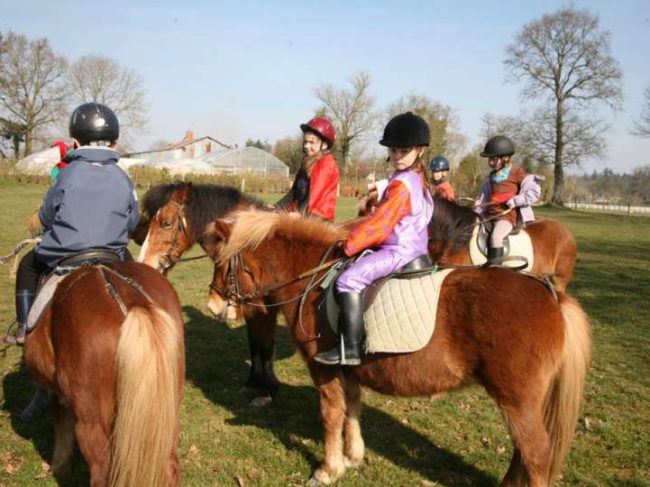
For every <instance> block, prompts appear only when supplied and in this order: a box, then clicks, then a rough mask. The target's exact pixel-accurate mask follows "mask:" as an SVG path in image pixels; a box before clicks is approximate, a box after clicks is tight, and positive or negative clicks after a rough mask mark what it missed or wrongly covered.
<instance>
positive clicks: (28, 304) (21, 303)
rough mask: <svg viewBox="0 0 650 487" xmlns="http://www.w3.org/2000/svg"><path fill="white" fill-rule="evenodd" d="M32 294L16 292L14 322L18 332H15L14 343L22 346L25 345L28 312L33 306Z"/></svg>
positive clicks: (21, 290)
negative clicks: (16, 324) (16, 323)
mask: <svg viewBox="0 0 650 487" xmlns="http://www.w3.org/2000/svg"><path fill="white" fill-rule="evenodd" d="M34 297H35V296H34V292H33V291H31V290H29V289H19V290H17V291H16V321H17V322H18V330H17V331H16V343H17V344H20V345H22V344H23V343H25V333H26V332H27V316H28V315H29V310H30V309H32V304H34Z"/></svg>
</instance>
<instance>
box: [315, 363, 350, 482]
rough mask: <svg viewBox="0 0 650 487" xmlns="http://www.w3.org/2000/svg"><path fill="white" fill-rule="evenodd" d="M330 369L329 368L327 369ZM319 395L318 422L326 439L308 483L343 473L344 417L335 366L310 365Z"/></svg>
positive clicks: (339, 378) (342, 395) (343, 397)
mask: <svg viewBox="0 0 650 487" xmlns="http://www.w3.org/2000/svg"><path fill="white" fill-rule="evenodd" d="M328 369H330V370H328ZM310 372H311V374H312V377H313V378H314V382H315V383H316V385H317V386H318V393H319V395H320V412H321V422H322V425H323V433H324V442H325V459H324V460H323V463H322V464H321V465H320V467H318V469H316V471H315V472H314V474H313V475H312V478H311V479H310V481H309V485H318V484H324V485H329V484H331V483H332V482H334V481H336V480H337V479H338V478H339V477H341V476H342V475H343V473H344V472H345V467H346V465H345V460H344V457H343V422H344V420H345V392H344V386H343V378H342V377H341V375H340V372H339V370H338V369H334V368H327V367H320V366H316V365H313V366H310Z"/></svg>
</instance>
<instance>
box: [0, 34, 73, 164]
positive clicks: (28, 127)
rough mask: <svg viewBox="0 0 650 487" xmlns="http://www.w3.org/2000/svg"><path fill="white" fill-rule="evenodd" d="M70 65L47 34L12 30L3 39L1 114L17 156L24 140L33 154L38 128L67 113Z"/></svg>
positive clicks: (27, 151)
mask: <svg viewBox="0 0 650 487" xmlns="http://www.w3.org/2000/svg"><path fill="white" fill-rule="evenodd" d="M66 68H67V62H66V60H65V58H63V57H62V56H58V55H56V54H55V53H54V52H53V51H52V49H51V47H50V44H49V42H48V40H47V39H45V38H43V39H36V40H31V41H30V40H28V39H27V37H25V36H24V35H20V34H15V33H13V32H9V33H8V34H7V35H6V36H3V38H2V39H1V40H0V118H1V119H2V126H3V133H4V135H5V136H6V137H11V138H12V139H13V141H14V151H16V153H15V154H14V155H15V157H16V158H18V156H19V155H18V153H17V148H18V147H19V143H20V142H23V143H24V145H23V154H24V155H28V154H30V153H31V151H32V144H33V142H34V138H35V135H36V134H37V132H38V131H39V130H40V129H44V128H46V127H48V126H51V125H54V124H55V123H56V121H57V120H59V119H60V117H61V116H62V114H63V113H65V105H66V95H67V90H66V85H65V82H64V81H65V70H66Z"/></svg>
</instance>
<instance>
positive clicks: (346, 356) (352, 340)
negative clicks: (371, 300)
mask: <svg viewBox="0 0 650 487" xmlns="http://www.w3.org/2000/svg"><path fill="white" fill-rule="evenodd" d="M336 298H337V302H338V303H339V306H340V308H341V309H340V314H339V343H338V345H337V346H336V347H334V348H333V349H331V350H328V351H326V352H320V353H317V354H316V356H315V357H314V360H316V362H320V363H321V364H325V365H359V364H360V363H361V339H362V337H363V298H362V296H361V294H358V293H340V294H338V295H337V296H336Z"/></svg>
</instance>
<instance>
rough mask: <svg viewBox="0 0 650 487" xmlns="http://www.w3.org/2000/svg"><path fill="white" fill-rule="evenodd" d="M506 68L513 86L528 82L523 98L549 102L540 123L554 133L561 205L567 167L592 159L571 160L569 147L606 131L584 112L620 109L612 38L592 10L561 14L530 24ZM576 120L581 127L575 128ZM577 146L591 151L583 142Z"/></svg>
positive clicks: (556, 188) (577, 157)
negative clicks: (601, 106)
mask: <svg viewBox="0 0 650 487" xmlns="http://www.w3.org/2000/svg"><path fill="white" fill-rule="evenodd" d="M504 64H505V67H506V70H507V72H508V74H509V75H510V79H511V80H512V81H525V87H524V89H523V90H522V97H523V98H525V99H533V100H539V99H540V98H546V99H547V103H546V105H545V106H546V107H547V108H546V110H545V111H544V112H543V115H542V116H540V117H539V120H540V121H542V122H544V123H549V124H550V127H551V128H552V130H551V132H552V140H550V141H549V142H550V144H551V145H552V148H553V157H552V163H553V166H554V176H555V181H554V187H553V196H552V198H551V201H552V202H553V203H555V204H560V205H561V204H563V194H562V193H563V187H564V166H566V165H568V164H575V163H578V162H580V160H581V159H583V158H584V157H587V156H589V155H590V154H586V153H584V154H579V153H574V154H573V155H572V157H570V158H569V157H567V154H566V148H567V145H568V144H572V143H573V142H574V140H572V139H575V138H576V137H583V138H584V139H585V141H587V140H589V139H592V140H593V139H594V137H595V136H598V135H599V134H600V133H602V130H603V126H602V124H601V123H600V122H599V121H598V120H597V119H595V118H590V119H587V118H584V117H582V118H581V117H580V116H579V112H580V110H582V109H585V108H588V107H590V106H592V104H593V103H594V102H602V103H605V104H606V105H609V106H610V107H612V108H614V109H616V108H618V107H619V106H620V102H621V100H622V91H621V78H622V73H621V70H620V69H619V67H618V63H617V62H616V60H615V59H614V58H613V57H612V56H611V55H610V41H609V33H608V32H607V31H603V30H600V29H599V20H598V17H597V16H595V15H593V14H592V13H591V12H589V11H588V10H576V9H574V8H572V7H569V8H564V9H560V10H558V11H557V12H555V13H553V14H550V15H544V16H543V17H542V18H541V19H539V20H535V21H533V22H531V23H529V24H526V25H525V26H524V27H523V28H522V30H521V31H520V32H519V33H518V34H517V36H516V37H515V42H514V43H512V44H511V45H509V46H508V47H507V50H506V59H505V60H504ZM578 121H580V123H581V125H580V127H577V128H576V127H572V124H573V123H577V122H578ZM545 129H548V127H545ZM573 145H574V147H582V148H585V147H588V144H587V143H580V142H577V143H574V144H573Z"/></svg>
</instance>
